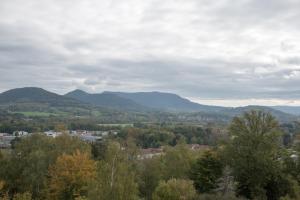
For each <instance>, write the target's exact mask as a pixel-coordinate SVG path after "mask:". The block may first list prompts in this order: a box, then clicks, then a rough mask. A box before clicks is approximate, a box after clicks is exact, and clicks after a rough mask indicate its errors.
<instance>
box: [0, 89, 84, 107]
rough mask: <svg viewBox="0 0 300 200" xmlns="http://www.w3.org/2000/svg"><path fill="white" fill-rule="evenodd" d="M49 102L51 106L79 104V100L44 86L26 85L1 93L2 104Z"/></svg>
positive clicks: (0, 100) (0, 101)
mask: <svg viewBox="0 0 300 200" xmlns="http://www.w3.org/2000/svg"><path fill="white" fill-rule="evenodd" d="M24 103H26V104H28V103H31V104H32V103H38V104H48V105H50V106H71V105H73V106H78V105H81V104H82V103H81V102H79V101H78V100H75V99H72V98H69V97H65V96H62V95H58V94H55V93H52V92H49V91H46V90H44V89H42V88H37V87H25V88H17V89H12V90H8V91H6V92H3V93H1V94H0V104H24Z"/></svg>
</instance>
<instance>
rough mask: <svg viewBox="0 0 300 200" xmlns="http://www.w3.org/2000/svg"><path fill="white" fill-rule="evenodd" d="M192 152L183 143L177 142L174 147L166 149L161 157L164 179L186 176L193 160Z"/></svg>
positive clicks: (183, 177)
mask: <svg viewBox="0 0 300 200" xmlns="http://www.w3.org/2000/svg"><path fill="white" fill-rule="evenodd" d="M193 159H194V157H193V155H192V152H191V151H190V150H189V149H188V148H187V147H186V145H185V144H178V145H177V146H176V147H174V148H168V149H166V154H165V155H164V157H163V160H162V162H163V167H164V179H165V180H168V179H170V178H181V179H185V178H188V174H189V171H190V169H191V165H192V162H193Z"/></svg>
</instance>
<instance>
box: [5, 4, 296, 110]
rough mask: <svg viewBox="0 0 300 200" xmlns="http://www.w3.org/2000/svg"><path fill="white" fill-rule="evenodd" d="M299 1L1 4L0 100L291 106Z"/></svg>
mask: <svg viewBox="0 0 300 200" xmlns="http://www.w3.org/2000/svg"><path fill="white" fill-rule="evenodd" d="M299 8H300V1H299V0H238V1H237V0H218V1H212V0H163V1H162V0H84V1H83V0H26V1H24V0H0V92H3V91H6V90H8V89H12V88H17V87H27V86H34V87H42V88H44V89H47V90H49V91H52V92H56V93H59V94H64V93H66V92H69V91H71V90H73V89H83V90H86V91H88V92H92V93H98V92H103V91H125V92H136V91H162V92H172V93H176V94H179V95H181V96H183V97H187V98H189V99H191V100H193V101H196V102H199V103H205V104H210V105H226V106H240V105H249V104H251V105H254V104H256V105H300V37H299V36H300V20H299V19H300V9H299Z"/></svg>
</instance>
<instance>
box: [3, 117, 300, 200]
mask: <svg viewBox="0 0 300 200" xmlns="http://www.w3.org/2000/svg"><path fill="white" fill-rule="evenodd" d="M130 131H131V132H130ZM193 131H195V133H198V132H199V133H200V132H201V133H202V131H203V130H200V129H199V130H197V128H195V130H193V128H191V129H190V130H189V131H188V130H187V131H186V132H187V133H189V134H191V133H190V132H193ZM179 132H185V131H183V130H181V131H179ZM125 133H126V134H124V137H123V138H121V137H117V138H111V139H110V140H106V141H103V142H98V143H94V144H88V143H85V142H82V141H81V140H79V139H78V138H76V137H70V136H68V135H62V136H60V137H57V138H49V137H46V136H44V135H40V134H34V135H32V136H30V137H26V138H22V139H21V140H20V141H17V142H15V144H14V146H13V149H11V151H7V152H2V153H1V156H0V192H1V198H2V199H14V200H19V199H22V200H29V199H51V200H52V199H54V200H55V199H57V200H75V199H76V200H83V199H89V200H99V199H100V200H102V199H103V200H135V199H136V200H142V199H144V200H218V199H219V200H238V199H239V200H241V199H255V200H292V199H294V200H297V199H300V185H299V184H300V177H299V174H300V159H299V156H300V146H299V143H298V144H297V143H296V142H294V144H293V145H290V146H289V147H288V148H286V147H285V146H284V145H283V144H282V142H283V141H282V134H283V133H282V131H281V129H280V127H279V125H278V123H277V121H276V120H275V119H274V118H273V117H272V116H271V115H269V114H266V113H262V112H256V111H252V112H249V113H245V115H244V116H241V117H237V118H234V119H233V121H232V123H231V125H230V127H229V128H228V137H225V138H224V139H225V140H222V142H220V143H219V144H218V145H217V146H215V147H214V148H211V149H210V150H207V151H193V150H191V149H189V148H188V147H187V145H186V141H188V139H187V138H193V137H194V134H191V135H190V136H188V137H186V138H181V139H179V140H177V143H176V146H175V147H171V146H169V147H165V150H164V153H163V154H161V155H159V156H154V157H152V158H143V157H141V152H140V148H139V147H138V146H139V145H140V144H139V142H141V141H139V140H138V137H139V135H138V133H135V130H134V129H127V132H125ZM174 133H176V131H174ZM144 134H149V133H144ZM183 135H185V134H183ZM200 135H201V134H200ZM143 137H144V136H143Z"/></svg>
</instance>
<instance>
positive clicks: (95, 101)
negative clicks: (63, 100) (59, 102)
mask: <svg viewBox="0 0 300 200" xmlns="http://www.w3.org/2000/svg"><path fill="white" fill-rule="evenodd" d="M65 96H66V97H70V98H73V99H77V100H79V101H82V102H85V103H89V104H92V105H95V106H100V107H109V108H114V109H120V110H135V111H144V110H147V109H148V108H146V107H145V106H142V105H140V104H138V103H136V102H134V101H133V100H131V99H127V98H123V97H120V96H118V95H116V94H113V93H100V94H90V93H87V92H84V91H82V90H74V91H72V92H69V93H67V94H65Z"/></svg>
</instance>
